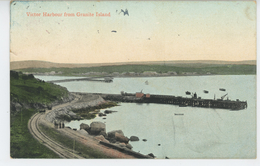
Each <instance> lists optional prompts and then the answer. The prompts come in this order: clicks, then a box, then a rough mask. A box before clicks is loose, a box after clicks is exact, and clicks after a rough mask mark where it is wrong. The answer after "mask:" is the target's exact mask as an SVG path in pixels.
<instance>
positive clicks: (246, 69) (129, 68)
mask: <svg viewBox="0 0 260 166" xmlns="http://www.w3.org/2000/svg"><path fill="white" fill-rule="evenodd" d="M19 71H23V72H39V73H44V72H51V71H55V72H56V73H58V72H62V74H60V75H67V76H69V75H78V74H81V73H87V72H107V73H113V72H119V73H123V72H136V73H143V72H145V71H155V72H157V73H167V72H168V71H173V72H176V73H178V74H182V73H183V72H196V73H197V74H200V75H205V74H207V73H211V74H214V75H248V74H256V66H255V65H242V64H222V65H220V64H192V65H189V64H182V65H181V64H178V65H177V64H176V65H118V66H100V67H81V68H28V69H20V70H19Z"/></svg>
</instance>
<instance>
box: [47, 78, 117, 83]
mask: <svg viewBox="0 0 260 166" xmlns="http://www.w3.org/2000/svg"><path fill="white" fill-rule="evenodd" d="M72 81H97V82H106V83H111V82H113V78H111V77H87V78H76V79H62V80H52V81H47V82H49V83H60V82H72Z"/></svg>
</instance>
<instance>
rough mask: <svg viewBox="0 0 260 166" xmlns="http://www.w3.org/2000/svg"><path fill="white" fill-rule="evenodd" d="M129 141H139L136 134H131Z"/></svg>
mask: <svg viewBox="0 0 260 166" xmlns="http://www.w3.org/2000/svg"><path fill="white" fill-rule="evenodd" d="M130 141H139V138H138V137H137V136H131V137H130Z"/></svg>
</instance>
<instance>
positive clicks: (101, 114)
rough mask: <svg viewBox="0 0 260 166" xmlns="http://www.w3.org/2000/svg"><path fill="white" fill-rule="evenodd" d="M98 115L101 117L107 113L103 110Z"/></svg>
mask: <svg viewBox="0 0 260 166" xmlns="http://www.w3.org/2000/svg"><path fill="white" fill-rule="evenodd" d="M98 116H99V117H102V116H106V114H103V113H102V112H100V113H99V114H98Z"/></svg>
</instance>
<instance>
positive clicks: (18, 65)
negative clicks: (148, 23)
mask: <svg viewBox="0 0 260 166" xmlns="http://www.w3.org/2000/svg"><path fill="white" fill-rule="evenodd" d="M217 64H218V65H224V64H232V65H256V61H255V60H250V61H209V60H204V61H202V60H198V61H153V62H118V63H82V64H73V63H53V62H47V61H34V60H32V61H13V62H10V69H11V70H17V69H26V68H82V67H100V66H119V65H167V66H190V67H194V66H198V65H217Z"/></svg>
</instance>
